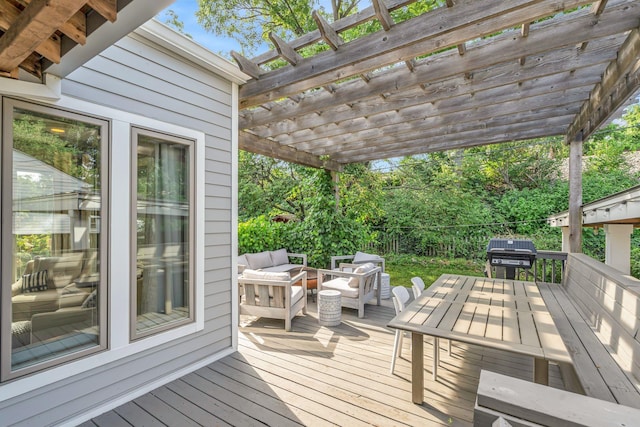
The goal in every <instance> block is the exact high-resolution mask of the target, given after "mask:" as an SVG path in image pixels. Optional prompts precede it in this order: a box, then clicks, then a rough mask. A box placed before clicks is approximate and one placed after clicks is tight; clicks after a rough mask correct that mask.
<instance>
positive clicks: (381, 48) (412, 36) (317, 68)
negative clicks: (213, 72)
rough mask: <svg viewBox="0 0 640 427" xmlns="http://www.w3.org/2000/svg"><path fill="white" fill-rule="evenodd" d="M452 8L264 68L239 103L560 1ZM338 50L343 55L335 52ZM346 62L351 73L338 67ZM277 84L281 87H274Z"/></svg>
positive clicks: (534, 14) (371, 65)
mask: <svg viewBox="0 0 640 427" xmlns="http://www.w3.org/2000/svg"><path fill="white" fill-rule="evenodd" d="M586 3H589V2H588V1H583V0H582V1H581V0H574V1H569V2H564V3H563V4H562V7H564V8H571V7H575V6H579V5H581V4H586ZM450 10H451V9H436V10H434V11H432V12H430V13H428V14H424V15H421V16H419V17H416V18H413V19H411V20H408V21H404V22H402V23H400V24H397V25H395V26H393V27H392V28H391V29H390V30H389V31H386V32H385V42H384V44H383V45H381V44H380V38H379V36H378V35H377V34H372V35H370V36H365V37H362V38H360V39H357V40H354V41H352V42H350V43H349V45H348V46H345V47H344V48H343V49H341V50H340V51H336V52H332V51H329V52H323V53H320V54H318V55H316V56H314V57H313V58H311V59H309V60H308V61H305V65H304V67H300V66H298V67H295V69H294V68H293V67H283V68H281V69H278V70H275V71H271V72H269V73H266V74H265V75H264V76H262V77H261V78H260V81H259V82H258V81H250V82H248V83H246V84H245V85H243V86H242V88H241V89H240V105H241V107H242V108H246V107H250V106H255V105H258V104H261V103H263V102H268V101H270V100H273V99H277V98H280V97H284V96H288V95H290V94H295V93H297V92H301V91H303V90H308V89H312V88H315V87H319V86H323V85H325V84H328V83H332V82H334V81H337V80H340V79H343V78H345V77H349V76H351V75H357V74H361V73H364V72H367V71H370V70H372V69H378V68H382V67H384V66H386V65H391V64H394V63H396V62H398V61H404V60H407V59H411V58H415V57H417V56H420V55H424V54H427V53H430V52H434V51H436V50H439V49H443V48H444V47H447V46H455V45H457V44H459V43H462V42H464V41H466V40H469V39H471V38H474V37H479V36H482V35H487V34H490V33H491V32H495V31H499V30H501V29H506V28H510V27H512V26H513V25H518V24H519V23H521V22H524V21H534V20H536V19H537V18H541V17H544V16H547V15H548V14H550V13H553V12H557V11H558V3H557V2H553V1H544V0H541V1H539V2H535V4H534V5H531V2H529V1H526V0H517V1H516V0H512V1H510V2H509V8H506V7H505V4H504V2H502V1H492V2H483V3H482V4H478V3H474V2H468V3H462V4H460V5H459V6H458V7H456V8H455V10H456V14H451V13H450ZM445 16H446V17H445ZM604 16H606V14H603V17H604ZM443 22H445V24H444V25H443ZM485 25H486V28H491V31H489V32H487V33H484V32H482V31H478V27H484V26H485ZM444 29H446V32H445V31H444ZM445 40H446V41H445ZM389 52H390V53H389ZM338 53H340V55H336V54H338ZM466 56H467V55H465V57H466ZM346 67H348V70H349V71H348V73H345V72H336V71H337V70H340V69H343V68H346ZM274 89H277V90H276V92H275V93H272V92H271V91H273V90H274ZM274 97H275V98H274Z"/></svg>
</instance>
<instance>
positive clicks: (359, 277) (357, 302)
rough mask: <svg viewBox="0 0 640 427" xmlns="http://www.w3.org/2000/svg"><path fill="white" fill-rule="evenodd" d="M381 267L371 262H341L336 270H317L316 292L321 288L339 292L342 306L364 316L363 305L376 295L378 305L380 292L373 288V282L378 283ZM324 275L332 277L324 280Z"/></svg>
mask: <svg viewBox="0 0 640 427" xmlns="http://www.w3.org/2000/svg"><path fill="white" fill-rule="evenodd" d="M381 273H382V269H381V268H380V267H376V266H375V265H374V264H373V263H366V264H362V265H360V264H346V263H341V264H340V268H339V269H338V270H323V269H319V270H318V292H320V291H322V290H323V289H332V290H336V291H339V292H340V294H341V304H342V306H343V307H349V308H355V309H357V310H358V317H359V318H363V317H364V305H365V303H367V302H368V301H370V300H371V299H373V298H374V297H377V302H376V305H380V295H381V293H380V292H379V291H378V290H377V289H375V284H376V283H380V279H381V277H380V275H381ZM325 276H327V277H332V279H330V280H325Z"/></svg>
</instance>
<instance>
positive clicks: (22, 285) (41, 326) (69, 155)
mask: <svg viewBox="0 0 640 427" xmlns="http://www.w3.org/2000/svg"><path fill="white" fill-rule="evenodd" d="M3 111H4V115H3V128H4V138H3V146H2V163H1V165H2V166H1V171H2V175H1V176H2V181H1V184H2V203H1V212H2V234H1V236H2V238H1V239H2V246H1V248H2V250H1V255H2V257H1V258H2V305H1V309H2V322H1V328H2V344H1V349H2V378H3V379H7V378H12V377H15V376H18V375H22V374H26V373H29V372H33V371H35V370H38V369H41V368H43V367H47V366H51V365H53V364H56V363H60V362H63V361H67V360H70V359H72V358H77V357H80V356H83V355H86V354H88V353H93V352H95V351H98V350H101V349H104V348H105V347H106V337H107V333H106V291H107V282H106V270H107V269H106V250H105V248H106V246H107V245H106V239H107V236H108V233H107V232H106V230H105V225H106V224H107V223H108V222H107V221H106V213H107V212H108V210H107V206H106V205H107V200H108V197H107V194H108V193H107V191H108V189H107V185H106V183H107V180H106V175H107V173H106V172H107V166H106V165H107V160H108V142H107V141H108V123H107V122H106V121H104V120H98V119H94V118H91V117H86V116H83V115H79V114H73V113H69V112H63V111H60V110H56V109H52V108H46V107H40V106H37V105H32V104H28V103H24V102H19V101H12V100H4V102H3Z"/></svg>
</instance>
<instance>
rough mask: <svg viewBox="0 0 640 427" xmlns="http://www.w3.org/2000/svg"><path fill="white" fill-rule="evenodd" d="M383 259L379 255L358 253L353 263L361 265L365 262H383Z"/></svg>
mask: <svg viewBox="0 0 640 427" xmlns="http://www.w3.org/2000/svg"><path fill="white" fill-rule="evenodd" d="M381 260H382V258H381V257H380V256H379V255H375V254H368V253H366V252H360V251H358V252H356V254H355V255H354V256H353V262H354V263H355V264H357V263H360V262H364V261H381Z"/></svg>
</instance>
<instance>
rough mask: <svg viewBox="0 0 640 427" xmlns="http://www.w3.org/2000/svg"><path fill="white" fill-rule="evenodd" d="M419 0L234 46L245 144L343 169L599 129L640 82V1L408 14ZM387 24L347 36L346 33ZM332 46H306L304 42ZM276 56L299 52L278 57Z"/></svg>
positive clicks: (504, 4)
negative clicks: (276, 64)
mask: <svg viewBox="0 0 640 427" xmlns="http://www.w3.org/2000/svg"><path fill="white" fill-rule="evenodd" d="M413 1H414V0H384V1H383V0H373V4H372V6H370V7H368V8H366V9H364V10H362V11H360V12H359V13H357V14H354V15H351V16H348V17H346V18H343V19H341V20H338V21H336V22H333V23H328V22H327V21H326V20H325V19H324V18H322V17H321V16H320V15H319V14H317V13H314V18H315V20H316V23H317V26H318V30H317V31H314V32H311V33H309V34H306V35H304V36H302V37H300V38H298V39H296V40H291V41H284V40H282V39H280V38H278V37H277V36H274V35H272V36H271V40H272V42H273V43H274V46H275V49H274V50H271V51H269V52H266V53H263V54H261V55H259V56H256V57H254V58H250V59H249V58H245V57H243V56H241V55H240V54H237V53H233V56H234V58H235V59H236V61H237V62H238V64H239V66H240V68H241V69H242V70H243V71H244V72H245V73H247V74H249V75H251V76H252V79H251V80H250V81H248V82H247V83H246V84H244V85H242V86H241V88H240V92H239V95H240V101H239V102H240V109H241V111H240V120H239V128H240V130H241V132H240V138H239V146H240V148H242V149H244V150H247V151H251V152H255V153H261V154H265V155H269V156H272V157H276V158H280V159H284V160H287V161H293V162H297V163H301V164H306V165H310V166H315V167H324V168H327V169H334V170H340V169H341V167H342V165H344V164H347V163H352V162H362V161H370V160H375V159H384V158H391V157H397V156H405V155H411V154H420V153H428V152H432V151H442V150H450V149H458V148H466V147H471V146H477V145H484V144H493V143H500V142H508V141H514V140H523V139H532V138H543V137H550V136H558V135H563V136H565V138H566V140H567V141H570V140H573V139H576V138H587V137H588V136H589V135H590V134H591V133H592V132H593V131H594V130H596V129H597V128H598V127H599V126H600V125H602V124H603V123H605V122H606V121H607V119H609V118H610V117H611V115H612V114H613V113H614V112H615V111H616V110H618V109H619V108H620V107H621V106H623V105H624V104H625V103H626V102H628V100H629V99H630V97H631V96H632V95H633V94H634V93H635V92H636V90H637V89H638V87H639V86H640V62H639V58H640V33H639V31H640V30H639V29H638V23H639V22H640V2H638V1H635V0H609V1H607V0H600V1H595V2H593V1H581V0H569V1H563V2H557V1H555V0H537V1H532V0H510V1H504V0H484V1H472V0H447V1H446V2H442V6H441V7H439V8H436V9H434V10H431V11H428V12H425V13H424V14H422V15H420V16H417V17H414V18H411V19H408V20H405V21H403V22H395V21H394V19H393V11H394V10H397V9H400V8H403V7H406V6H407V5H409V4H411V3H412V2H413ZM371 21H377V22H379V23H380V24H381V25H380V26H381V29H380V30H379V31H377V32H375V33H373V34H369V35H365V36H362V37H360V38H357V39H355V40H352V41H349V42H345V41H344V40H343V38H342V36H341V34H342V33H343V32H344V31H346V30H348V29H350V28H353V27H356V26H358V25H361V24H363V23H367V22H371ZM312 44H322V45H324V46H325V47H327V48H326V50H324V51H322V52H320V53H318V54H316V55H313V56H311V57H307V58H303V57H302V56H301V55H300V53H299V52H298V51H299V50H300V49H302V48H304V47H306V46H309V45H312ZM274 60H284V61H286V64H287V65H285V66H283V67H280V68H276V69H273V70H270V68H273V61H274Z"/></svg>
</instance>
